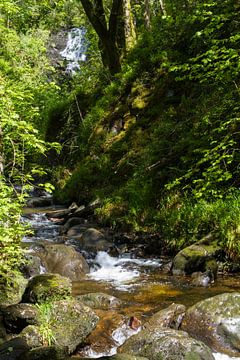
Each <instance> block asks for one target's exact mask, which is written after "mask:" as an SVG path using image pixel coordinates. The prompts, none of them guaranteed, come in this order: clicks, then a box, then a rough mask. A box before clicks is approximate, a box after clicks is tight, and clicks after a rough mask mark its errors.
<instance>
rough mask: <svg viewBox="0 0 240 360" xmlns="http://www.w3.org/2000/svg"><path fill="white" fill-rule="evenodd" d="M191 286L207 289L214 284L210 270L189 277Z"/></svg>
mask: <svg viewBox="0 0 240 360" xmlns="http://www.w3.org/2000/svg"><path fill="white" fill-rule="evenodd" d="M191 278H192V285H194V286H202V287H207V286H209V285H210V284H212V283H213V282H214V275H213V274H212V272H211V270H207V271H205V272H204V273H202V272H201V271H198V272H194V273H192V275H191Z"/></svg>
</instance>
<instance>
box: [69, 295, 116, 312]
mask: <svg viewBox="0 0 240 360" xmlns="http://www.w3.org/2000/svg"><path fill="white" fill-rule="evenodd" d="M76 298H77V299H78V300H79V301H81V302H82V303H83V304H84V305H86V306H89V307H90V308H92V309H112V308H117V307H119V306H120V305H121V300H119V299H117V298H116V297H115V296H111V295H108V294H104V293H89V294H85V295H78V296H77V297H76Z"/></svg>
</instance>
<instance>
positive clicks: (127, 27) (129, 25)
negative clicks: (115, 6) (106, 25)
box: [123, 0, 136, 52]
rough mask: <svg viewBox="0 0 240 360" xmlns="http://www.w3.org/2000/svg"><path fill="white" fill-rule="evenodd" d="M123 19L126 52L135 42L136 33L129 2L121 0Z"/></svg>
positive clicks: (129, 0) (128, 0)
mask: <svg viewBox="0 0 240 360" xmlns="http://www.w3.org/2000/svg"><path fill="white" fill-rule="evenodd" d="M123 18H124V33H125V50H126V52H128V51H129V50H130V49H131V48H132V47H133V46H134V44H135V42H136V31H135V26H134V21H133V15H132V9H131V0H123Z"/></svg>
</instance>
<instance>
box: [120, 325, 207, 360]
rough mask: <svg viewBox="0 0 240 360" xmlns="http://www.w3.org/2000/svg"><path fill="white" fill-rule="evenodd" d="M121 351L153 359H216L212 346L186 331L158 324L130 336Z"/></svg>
mask: <svg viewBox="0 0 240 360" xmlns="http://www.w3.org/2000/svg"><path fill="white" fill-rule="evenodd" d="M119 352H120V353H126V354H131V355H135V356H144V357H147V358H149V359H151V360H214V357H213V355H212V351H211V350H210V348H208V347H207V346H206V345H205V344H204V343H202V342H201V341H198V340H195V339H193V338H191V337H190V336H189V335H188V334H187V333H186V332H183V331H177V330H173V329H167V328H163V327H156V326H148V328H147V329H144V330H142V331H140V332H139V333H138V334H136V335H134V336H132V337H131V338H129V339H128V340H127V341H126V342H125V343H124V344H123V345H122V346H121V347H120V348H119Z"/></svg>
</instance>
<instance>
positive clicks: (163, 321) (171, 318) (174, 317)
mask: <svg viewBox="0 0 240 360" xmlns="http://www.w3.org/2000/svg"><path fill="white" fill-rule="evenodd" d="M185 312H186V307H185V306H184V305H181V304H174V303H173V304H171V305H170V306H169V307H168V308H166V309H163V310H160V311H158V312H157V313H156V314H154V315H152V316H151V318H150V319H149V320H148V322H147V323H145V327H146V328H147V327H148V326H150V327H153V326H156V327H159V326H162V327H169V328H172V329H176V330H178V329H179V327H180V325H181V322H182V319H183V317H184V315H185Z"/></svg>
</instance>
